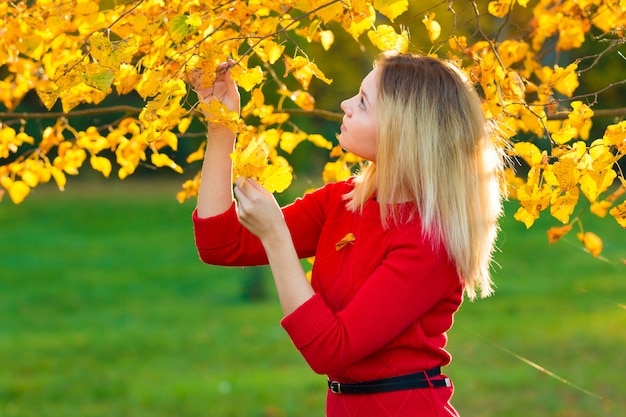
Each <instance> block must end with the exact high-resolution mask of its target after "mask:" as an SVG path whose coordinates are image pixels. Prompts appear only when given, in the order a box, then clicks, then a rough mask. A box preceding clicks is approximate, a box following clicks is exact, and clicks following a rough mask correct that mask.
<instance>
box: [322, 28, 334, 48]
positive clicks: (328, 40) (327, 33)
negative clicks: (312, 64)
mask: <svg viewBox="0 0 626 417" xmlns="http://www.w3.org/2000/svg"><path fill="white" fill-rule="evenodd" d="M320 42H321V43H322V48H324V50H325V51H328V50H329V49H330V47H331V46H333V43H335V34H334V33H333V31H332V30H322V31H320Z"/></svg>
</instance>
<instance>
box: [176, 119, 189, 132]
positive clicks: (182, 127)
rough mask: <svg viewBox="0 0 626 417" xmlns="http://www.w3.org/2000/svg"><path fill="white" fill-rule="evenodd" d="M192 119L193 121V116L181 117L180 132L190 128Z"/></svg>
mask: <svg viewBox="0 0 626 417" xmlns="http://www.w3.org/2000/svg"><path fill="white" fill-rule="evenodd" d="M191 121H192V118H191V117H184V118H182V119H180V122H178V131H179V132H180V133H185V132H187V129H189V126H190V125H191Z"/></svg>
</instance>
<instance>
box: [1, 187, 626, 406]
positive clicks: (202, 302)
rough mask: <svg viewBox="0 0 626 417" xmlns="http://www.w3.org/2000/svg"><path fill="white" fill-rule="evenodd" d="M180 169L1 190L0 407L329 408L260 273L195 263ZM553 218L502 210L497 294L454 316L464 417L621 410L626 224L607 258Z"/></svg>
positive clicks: (454, 371)
mask: <svg viewBox="0 0 626 417" xmlns="http://www.w3.org/2000/svg"><path fill="white" fill-rule="evenodd" d="M181 182H182V181H181ZM179 184H180V183H179V182H171V181H162V180H154V181H152V182H147V181H146V182H138V181H137V180H134V181H131V180H126V181H125V182H122V183H120V182H114V181H109V182H105V183H103V182H93V183H91V182H86V183H84V182H78V183H70V184H69V185H68V190H67V191H66V192H64V193H60V192H58V191H54V190H53V189H51V187H43V188H42V189H37V190H36V191H35V193H34V194H33V195H31V196H30V197H29V198H28V199H27V200H26V201H25V202H24V203H22V204H21V205H19V206H14V205H13V203H11V201H10V200H9V199H8V198H6V197H5V199H4V201H3V202H1V203H0V228H1V229H0V417H18V416H19V417H53V416H54V417H96V416H97V417H105V416H106V417H121V416H128V417H135V416H137V417H143V416H145V417H148V416H150V417H161V416H163V417H165V416H168V417H175V416H180V417H183V416H184V417H196V416H237V417H240V416H265V417H280V416H290V417H291V416H296V417H298V416H300V417H313V416H320V417H321V416H323V414H324V412H323V409H324V396H325V379H324V377H322V376H317V375H315V374H313V373H312V372H311V371H310V370H309V369H308V367H307V365H306V363H305V362H304V360H303V359H302V358H301V357H300V356H299V354H298V353H297V351H295V349H294V348H293V346H292V345H291V342H290V340H289V338H288V337H287V336H286V334H285V333H284V332H283V330H282V329H281V327H280V325H279V320H280V317H281V313H280V308H279V306H278V303H277V302H276V300H275V295H274V292H273V289H272V287H271V277H270V276H269V272H268V270H267V269H266V268H260V269H253V270H242V269H225V268H218V267H210V266H206V265H203V264H201V263H200V261H199V260H198V258H197V255H196V253H195V247H194V245H193V234H192V226H191V221H190V213H191V210H192V208H193V203H192V202H188V203H186V204H183V205H181V204H179V203H178V202H176V200H175V199H174V194H175V192H176V191H177V189H178V187H179ZM546 224H552V222H550V221H549V220H548V219H546V220H542V221H541V222H540V224H539V225H538V226H539V227H540V228H541V229H537V230H534V229H533V230H531V231H530V232H528V231H526V230H525V229H524V226H523V225H521V224H519V223H517V222H515V221H513V220H510V219H509V218H507V219H506V220H505V221H504V224H503V232H502V243H501V248H502V253H500V254H498V256H497V260H498V262H499V264H500V267H499V269H498V270H497V272H496V274H495V279H496V283H497V285H498V289H497V292H496V295H495V296H494V297H492V298H489V299H486V300H479V301H476V302H473V303H470V302H466V303H465V304H464V305H463V307H462V308H461V311H460V312H459V314H458V315H457V318H456V324H455V327H454V329H453V331H452V332H450V344H449V348H450V350H451V352H452V354H453V356H454V360H453V364H452V365H451V366H450V367H449V369H448V370H447V372H448V373H449V374H450V375H451V376H452V377H453V380H454V382H455V384H456V394H455V397H454V405H455V406H456V407H457V408H458V410H459V411H460V412H461V414H462V416H473V417H478V416H484V417H491V416H493V417H496V416H498V417H500V416H504V417H516V416H520V417H526V416H532V417H542V416H545V417H548V416H550V417H554V416H568V417H570V416H572V417H574V416H581V417H582V416H585V417H588V416H589V417H593V416H603V417H606V416H615V417H617V416H623V415H626V372H625V371H626V354H625V353H624V352H626V267H625V266H624V265H622V264H621V263H620V259H621V258H626V231H624V230H623V229H619V228H618V227H615V226H613V225H612V224H611V223H610V222H608V221H604V222H601V224H600V225H599V226H598V228H597V229H596V232H597V233H598V234H600V235H601V237H602V238H603V239H604V240H605V246H606V248H605V255H606V257H607V258H608V261H601V260H596V259H594V258H592V257H591V256H590V255H588V254H586V253H584V252H583V251H582V250H581V249H580V246H579V245H578V244H577V243H576V241H575V237H574V236H568V237H567V238H566V239H565V240H564V241H562V242H559V243H558V244H556V245H554V246H549V245H548V244H547V241H546V238H545V234H544V231H545V225H546ZM254 274H262V276H263V281H264V283H265V288H266V289H267V294H268V297H267V299H266V300H265V301H251V300H250V299H249V298H250V296H249V295H248V294H249V293H250V283H251V282H253V281H252V280H253V277H254ZM532 364H534V365H536V367H533V366H532ZM537 367H540V368H541V370H539V369H537ZM598 397H601V398H598Z"/></svg>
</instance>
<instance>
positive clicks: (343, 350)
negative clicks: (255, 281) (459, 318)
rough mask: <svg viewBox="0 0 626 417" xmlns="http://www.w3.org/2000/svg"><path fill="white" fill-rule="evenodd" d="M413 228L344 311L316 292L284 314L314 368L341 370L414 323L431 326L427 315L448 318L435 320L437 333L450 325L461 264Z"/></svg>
mask: <svg viewBox="0 0 626 417" xmlns="http://www.w3.org/2000/svg"><path fill="white" fill-rule="evenodd" d="M411 232H412V233H408V234H403V235H402V236H400V238H399V239H395V240H394V243H393V244H392V245H391V246H389V251H388V253H387V254H386V256H385V258H384V259H383V261H382V263H381V264H380V265H379V266H378V267H377V268H376V269H375V271H374V273H373V274H372V275H371V276H370V277H369V278H368V279H367V280H366V282H365V283H364V285H363V286H362V287H361V288H360V289H359V291H358V292H357V293H356V294H355V296H354V298H353V299H352V300H351V301H350V302H349V303H348V304H347V305H346V306H345V308H344V309H343V310H341V311H338V312H336V313H333V312H332V311H331V310H330V309H329V308H328V307H327V305H326V304H325V303H324V300H323V299H322V297H321V296H320V295H316V296H314V297H313V298H311V299H310V300H309V301H308V302H306V303H305V304H303V305H302V306H300V307H299V308H298V309H297V310H296V311H294V312H293V313H292V314H290V315H289V316H287V317H285V318H284V319H283V321H282V325H283V327H284V328H285V330H286V331H287V332H288V333H289V335H290V337H291V338H292V340H293V342H294V344H295V345H296V347H297V348H298V349H299V350H300V352H301V353H302V355H303V356H304V358H305V359H306V360H307V362H308V363H309V365H310V366H311V368H312V369H313V370H314V371H316V372H318V373H322V374H328V373H333V372H337V371H338V370H341V369H343V368H345V367H347V366H349V365H351V364H353V363H355V362H357V361H359V360H360V359H363V358H365V357H366V356H368V355H370V354H372V353H374V352H375V351H377V350H379V349H380V348H381V347H383V346H385V345H387V344H389V343H390V342H391V341H392V340H394V339H396V338H397V337H398V335H400V334H401V333H402V332H403V331H405V330H407V329H408V328H410V327H411V326H419V327H420V329H421V330H419V332H418V333H421V332H423V331H429V330H428V326H424V323H419V321H420V320H422V319H423V318H424V316H425V315H427V314H428V315H430V316H432V317H435V321H436V320H442V321H445V322H442V323H440V324H436V323H435V326H433V330H434V331H435V332H436V333H437V332H439V333H441V332H445V331H446V330H447V328H449V326H450V325H451V322H450V321H451V319H452V313H453V312H454V311H456V309H457V308H458V305H459V304H460V301H461V300H460V297H461V296H462V292H461V291H460V285H461V284H460V281H459V279H458V276H457V274H456V271H455V268H454V267H453V265H452V264H451V262H450V261H449V260H448V259H447V256H446V255H445V253H443V251H434V250H433V249H432V248H431V247H430V246H431V245H430V243H429V242H427V241H420V239H415V237H414V236H415V234H414V233H415V229H413V230H411ZM383 246H384V245H383ZM439 309H441V311H446V312H449V313H447V314H442V315H441V317H440V318H438V317H439V316H438V315H437V314H433V311H436V310H439ZM447 322H450V323H447ZM413 330H415V329H413ZM435 336H436V335H435ZM421 337H422V340H421V341H419V340H416V341H414V343H418V342H420V343H423V339H424V334H423V333H422V334H421Z"/></svg>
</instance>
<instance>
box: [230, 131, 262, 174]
mask: <svg viewBox="0 0 626 417" xmlns="http://www.w3.org/2000/svg"><path fill="white" fill-rule="evenodd" d="M268 157H269V148H268V146H267V144H266V143H265V142H264V141H263V140H261V139H259V138H258V137H253V138H252V139H251V140H250V142H249V143H248V144H247V145H246V147H245V148H244V149H243V150H242V149H241V148H240V146H236V147H235V152H233V154H231V158H232V160H233V163H234V164H233V165H234V166H233V169H234V180H237V179H238V178H239V177H244V178H252V179H254V180H256V179H258V178H259V175H260V174H261V170H262V169H263V167H264V166H265V165H267V163H268Z"/></svg>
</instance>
